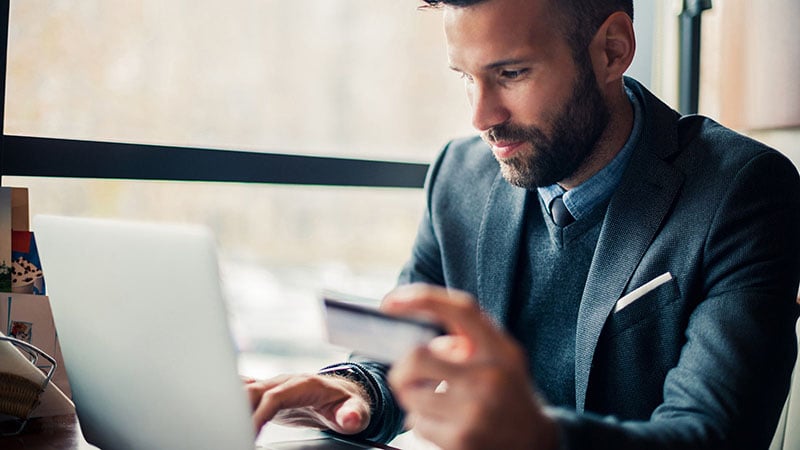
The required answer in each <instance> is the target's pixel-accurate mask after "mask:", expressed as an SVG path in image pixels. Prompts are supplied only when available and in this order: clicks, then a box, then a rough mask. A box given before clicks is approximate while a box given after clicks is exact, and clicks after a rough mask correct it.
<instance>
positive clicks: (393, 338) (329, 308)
mask: <svg viewBox="0 0 800 450" xmlns="http://www.w3.org/2000/svg"><path fill="white" fill-rule="evenodd" d="M322 300H323V304H324V307H325V324H326V326H327V335H328V341H329V342H330V343H331V344H334V345H336V346H339V347H343V348H346V349H348V350H352V351H354V352H355V353H357V354H359V355H362V356H366V357H368V358H371V359H374V360H376V361H378V362H382V363H386V364H390V363H392V362H394V361H396V360H397V359H399V358H401V357H403V356H405V355H406V354H408V353H409V352H411V351H412V350H413V349H415V348H416V347H418V346H421V345H425V344H427V343H428V342H429V341H430V340H431V339H433V338H435V337H436V336H440V335H442V334H445V332H444V329H442V328H441V327H440V326H439V325H437V324H435V323H433V322H430V321H426V320H421V319H416V318H409V317H397V316H390V315H388V314H385V313H383V312H381V311H380V310H378V309H377V308H376V307H372V306H368V305H366V304H365V302H364V299H358V298H357V297H353V296H348V295H345V294H341V293H337V292H332V291H325V292H324V293H323V295H322ZM373 304H377V301H375V302H373Z"/></svg>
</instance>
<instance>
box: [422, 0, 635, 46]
mask: <svg viewBox="0 0 800 450" xmlns="http://www.w3.org/2000/svg"><path fill="white" fill-rule="evenodd" d="M422 1H424V2H425V5H423V8H424V7H439V6H443V5H447V6H460V7H466V6H472V5H476V4H478V3H482V2H485V1H488V0H422ZM548 1H549V2H550V5H551V6H552V7H554V8H555V9H556V14H557V15H558V16H559V17H560V19H561V24H559V25H560V28H562V29H563V31H564V37H565V38H566V39H567V42H568V43H569V45H570V48H572V52H573V54H575V55H579V54H583V53H584V52H585V51H586V49H587V47H588V46H589V42H591V40H592V37H594V35H595V33H597V30H598V28H600V25H602V24H603V22H605V20H606V19H607V18H608V16H610V15H611V14H613V13H615V12H617V11H622V12H624V13H626V14H627V15H628V16H630V18H631V20H633V0H548Z"/></svg>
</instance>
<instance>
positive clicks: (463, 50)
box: [443, 0, 561, 68]
mask: <svg viewBox="0 0 800 450" xmlns="http://www.w3.org/2000/svg"><path fill="white" fill-rule="evenodd" d="M547 3H548V1H547V0H486V1H484V2H481V3H478V4H476V5H472V6H467V7H460V6H447V7H445V8H444V12H443V19H444V29H445V36H446V38H447V49H448V58H449V60H450V64H451V66H454V67H456V68H458V67H460V66H461V65H463V64H465V63H466V62H467V61H469V63H470V64H478V65H486V64H491V63H493V62H495V61H496V60H506V59H517V58H522V57H527V55H528V54H529V53H531V52H538V51H546V50H547V49H548V47H552V46H553V45H554V44H555V41H557V40H559V39H560V38H561V37H560V35H559V33H556V30H557V29H558V27H557V25H556V24H555V23H554V17H555V15H554V14H553V13H552V12H550V11H548V8H547V7H546V6H547Z"/></svg>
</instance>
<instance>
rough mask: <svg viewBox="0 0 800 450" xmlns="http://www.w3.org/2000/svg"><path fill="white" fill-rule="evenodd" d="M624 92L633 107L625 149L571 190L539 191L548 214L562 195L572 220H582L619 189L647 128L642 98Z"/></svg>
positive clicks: (554, 185) (541, 189)
mask: <svg viewBox="0 0 800 450" xmlns="http://www.w3.org/2000/svg"><path fill="white" fill-rule="evenodd" d="M625 93H626V94H628V99H630V102H631V105H632V106H633V127H632V129H631V135H630V136H629V137H628V140H627V141H626V142H625V145H623V146H622V148H621V149H620V151H619V153H617V155H616V156H615V157H614V159H612V160H611V162H609V163H608V164H607V165H606V166H605V167H603V168H602V169H601V170H600V171H599V172H597V173H596V174H594V175H593V176H592V177H591V178H589V179H588V180H586V181H584V182H583V183H581V184H580V185H578V186H576V187H575V188H573V189H570V190H569V191H566V190H565V189H564V188H562V187H561V186H559V185H558V183H556V184H552V185H550V186H544V187H540V188H538V189H537V190H538V191H539V195H540V196H541V198H542V200H544V204H545V206H546V208H547V211H548V212H550V203H551V202H552V201H553V199H554V198H556V197H558V196H559V195H563V196H564V206H566V207H567V210H568V211H569V212H570V214H572V217H574V218H575V219H576V220H577V219H580V218H581V217H585V216H587V215H588V214H589V213H591V212H592V210H593V209H594V207H595V206H597V205H599V204H600V203H602V202H604V201H606V200H607V199H608V198H609V197H610V196H611V193H612V192H614V189H616V187H617V185H618V184H619V181H620V180H621V179H622V174H623V172H625V168H626V167H627V166H628V161H629V160H630V156H631V153H633V149H634V148H635V147H636V144H638V143H639V138H640V136H641V134H642V128H643V126H644V118H643V117H642V106H641V103H640V101H639V98H638V97H636V95H635V94H634V93H633V92H632V91H631V90H630V89H628V88H627V87H625Z"/></svg>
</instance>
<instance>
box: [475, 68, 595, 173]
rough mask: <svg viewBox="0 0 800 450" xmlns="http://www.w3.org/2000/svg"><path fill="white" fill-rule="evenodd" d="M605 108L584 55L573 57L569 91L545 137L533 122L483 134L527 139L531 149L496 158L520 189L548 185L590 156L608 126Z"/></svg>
mask: <svg viewBox="0 0 800 450" xmlns="http://www.w3.org/2000/svg"><path fill="white" fill-rule="evenodd" d="M609 117H610V112H609V110H608V106H607V105H606V103H605V101H604V100H603V97H602V94H601V93H600V88H599V87H598V85H597V80H596V78H595V76H594V72H593V71H592V67H591V63H590V61H589V58H588V55H586V57H585V58H580V60H579V61H578V75H577V80H576V81H575V85H574V86H573V89H572V95H571V96H570V98H569V99H568V100H567V102H566V103H565V104H564V106H563V108H562V109H561V111H559V112H558V113H556V115H555V117H554V118H553V119H552V121H551V128H552V131H551V133H550V134H549V135H548V134H547V133H546V132H545V131H544V130H542V129H541V128H539V127H536V126H519V125H514V124H513V123H504V124H501V125H498V126H496V127H492V128H490V129H489V130H487V131H485V132H484V133H483V135H482V137H483V139H484V141H486V142H488V143H489V144H491V143H492V142H497V141H511V142H527V143H529V144H530V148H531V149H530V150H529V151H524V152H520V153H519V154H518V155H515V156H514V157H511V158H508V159H503V160H499V159H498V162H499V163H500V171H501V173H502V174H503V177H504V178H505V179H506V180H507V181H508V182H509V183H511V184H513V185H515V186H519V187H522V188H525V189H534V188H537V187H543V186H550V185H552V184H554V183H556V182H558V181H561V180H563V179H565V178H568V177H570V176H571V175H573V174H574V173H575V171H576V170H578V168H579V167H581V165H582V164H583V163H584V162H585V161H586V159H587V158H588V157H589V155H591V154H592V151H593V150H594V148H595V146H596V144H597V141H598V140H599V139H600V136H601V135H602V134H603V131H605V129H606V127H607V126H608V122H609Z"/></svg>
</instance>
